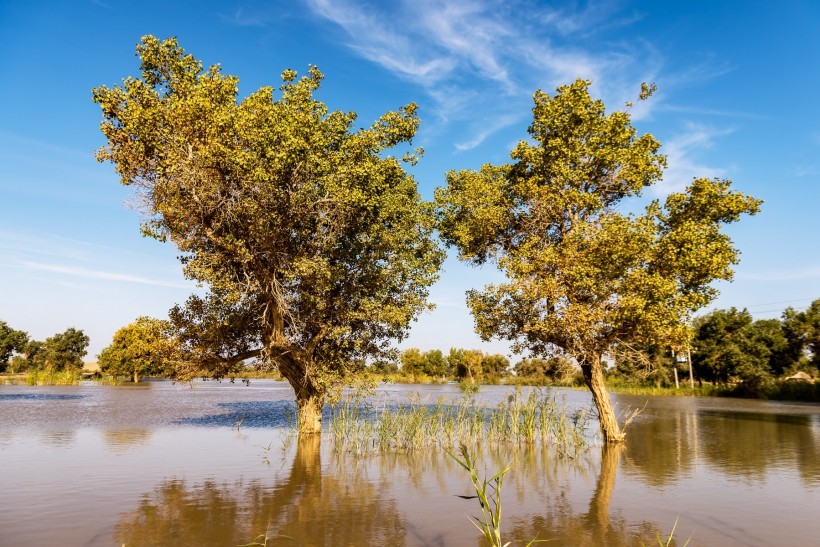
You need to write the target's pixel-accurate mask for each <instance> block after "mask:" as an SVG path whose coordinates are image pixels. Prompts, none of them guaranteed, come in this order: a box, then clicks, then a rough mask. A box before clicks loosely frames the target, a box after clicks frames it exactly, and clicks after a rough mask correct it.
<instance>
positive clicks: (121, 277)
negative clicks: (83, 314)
mask: <svg viewBox="0 0 820 547" xmlns="http://www.w3.org/2000/svg"><path fill="white" fill-rule="evenodd" d="M20 265H21V266H22V267H23V268H26V269H28V270H32V271H40V272H51V273H57V274H61V275H69V276H73V277H79V278H82V279H97V280H101V281H114V282H122V283H137V284H140V285H153V286H158V287H175V288H189V287H190V286H191V285H190V284H188V283H180V282H177V281H165V280H161V279H151V278H148V277H142V276H138V275H131V274H124V273H119V272H110V271H106V270H96V269H90V268H83V267H79V266H69V265H65V264H48V263H43V262H32V261H22V262H20Z"/></svg>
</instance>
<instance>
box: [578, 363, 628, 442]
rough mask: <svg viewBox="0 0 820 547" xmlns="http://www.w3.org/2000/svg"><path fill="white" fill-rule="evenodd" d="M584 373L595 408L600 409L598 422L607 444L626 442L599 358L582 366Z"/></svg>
mask: <svg viewBox="0 0 820 547" xmlns="http://www.w3.org/2000/svg"><path fill="white" fill-rule="evenodd" d="M581 371H582V372H583V373H584V382H585V383H586V385H587V387H588V388H589V390H590V391H591V392H592V400H593V401H595V408H597V409H598V420H599V422H600V424H601V434H602V435H603V437H604V442H606V443H607V444H612V443H622V442H624V434H623V432H622V431H621V428H620V427H619V426H618V420H617V418H616V417H615V411H614V410H613V409H612V403H611V402H610V400H609V393H607V391H606V384H604V372H603V369H602V368H601V359H600V357H598V356H594V357H592V358H590V359H589V360H588V361H587V362H586V363H584V364H582V365H581Z"/></svg>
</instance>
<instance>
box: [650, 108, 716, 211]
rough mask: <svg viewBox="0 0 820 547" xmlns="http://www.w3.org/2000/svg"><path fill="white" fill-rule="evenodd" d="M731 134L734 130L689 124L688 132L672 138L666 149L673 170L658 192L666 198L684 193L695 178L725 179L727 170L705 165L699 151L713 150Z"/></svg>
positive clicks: (668, 173)
mask: <svg viewBox="0 0 820 547" xmlns="http://www.w3.org/2000/svg"><path fill="white" fill-rule="evenodd" d="M731 132H732V130H731V129H725V128H723V129H716V128H712V127H707V126H703V125H698V124H693V123H689V124H686V126H685V128H684V131H683V132H682V133H680V134H678V135H677V136H675V137H673V138H671V139H669V140H668V141H667V142H666V143H665V145H664V147H663V149H662V152H663V153H665V154H666V156H667V162H668V165H669V167H668V168H667V170H666V172H665V173H664V177H663V181H662V182H661V183H660V184H658V185H657V186H656V187H655V192H656V193H657V194H661V195H662V194H667V193H669V192H677V191H680V190H683V189H684V188H685V187H686V186H687V185H689V183H690V182H692V180H693V179H695V178H714V177H725V176H726V174H727V170H726V169H725V168H722V167H715V166H710V165H706V164H705V163H703V162H701V161H700V160H699V152H700V151H702V150H704V149H708V148H711V147H712V145H713V144H714V141H715V139H717V138H718V137H722V136H725V135H728V134H730V133H731Z"/></svg>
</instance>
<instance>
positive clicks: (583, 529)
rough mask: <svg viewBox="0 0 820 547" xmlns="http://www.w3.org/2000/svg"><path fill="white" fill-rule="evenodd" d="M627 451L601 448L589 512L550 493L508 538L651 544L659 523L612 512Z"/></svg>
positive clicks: (585, 543) (620, 447)
mask: <svg viewBox="0 0 820 547" xmlns="http://www.w3.org/2000/svg"><path fill="white" fill-rule="evenodd" d="M624 450H625V447H624V445H612V446H603V447H602V448H601V463H600V471H599V473H598V477H597V480H596V482H595V490H594V492H593V494H592V497H591V499H590V500H589V504H588V506H587V510H586V512H583V513H582V512H578V511H577V510H574V509H573V507H572V503H571V502H570V500H569V499H568V498H567V497H565V496H564V495H562V494H561V493H560V492H558V493H557V494H558V495H547V496H545V501H544V503H545V507H544V509H543V512H541V513H539V514H536V515H532V516H530V517H517V518H513V525H512V527H511V528H510V534H509V538H508V539H512V540H513V541H514V542H517V543H520V544H526V542H528V541H529V540H530V539H533V538H538V539H540V540H547V541H548V542H549V544H551V545H573V546H578V547H582V546H599V545H607V546H627V545H629V546H631V545H636V546H637V545H646V544H650V545H651V544H652V543H653V542H654V541H656V540H655V538H656V536H657V535H658V534H659V533H660V531H659V529H658V528H657V526H655V525H654V524H652V523H649V522H634V521H627V520H626V519H625V518H623V517H621V516H620V515H617V514H616V515H612V514H610V508H609V504H610V500H611V499H612V493H613V491H614V490H615V477H616V475H617V472H618V462H619V460H620V458H621V455H622V453H623V451H624ZM553 494H555V493H553ZM661 535H662V533H661ZM684 542H685V541H684ZM684 542H681V544H682V543H684ZM671 545H675V543H674V542H672V543H671Z"/></svg>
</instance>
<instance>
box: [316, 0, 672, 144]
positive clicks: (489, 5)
mask: <svg viewBox="0 0 820 547" xmlns="http://www.w3.org/2000/svg"><path fill="white" fill-rule="evenodd" d="M304 1H305V3H306V5H307V6H308V7H309V8H310V10H311V11H312V12H313V13H314V14H315V15H316V16H318V17H320V18H322V19H324V20H326V21H328V22H331V23H332V24H334V25H336V26H337V27H339V28H340V29H341V30H342V31H343V32H344V34H345V40H346V42H347V46H348V47H349V48H350V49H351V50H353V51H354V52H356V53H357V54H358V55H360V56H362V57H363V58H365V59H368V60H370V61H373V62H374V63H377V64H378V65H380V66H381V67H383V68H384V69H385V70H388V71H390V72H391V73H393V74H395V75H396V76H397V77H399V78H402V79H405V80H409V81H412V82H414V83H415V84H417V85H418V86H419V87H420V88H421V89H422V90H423V91H424V92H425V94H426V95H427V96H428V97H429V98H430V99H431V100H432V103H433V104H432V108H433V111H434V113H435V114H436V116H437V119H438V122H439V123H450V122H453V121H465V120H469V121H470V122H471V123H469V124H468V125H467V127H469V129H468V130H467V131H465V132H464V136H463V137H462V138H460V139H457V140H456V144H455V145H454V146H455V148H456V150H467V149H470V148H474V147H477V146H478V145H480V144H481V143H482V142H483V141H485V140H486V139H487V138H488V137H489V136H490V135H491V134H492V132H493V131H492V130H495V131H498V130H501V129H503V128H504V127H507V126H509V125H510V123H511V122H509V119H510V117H511V114H510V113H511V112H517V113H519V115H526V114H527V113H528V112H529V109H530V107H531V103H530V101H531V99H530V97H531V94H532V93H533V92H534V91H535V90H536V89H544V90H545V91H548V92H550V91H552V90H553V89H555V87H557V86H558V85H561V84H565V83H568V82H572V81H574V80H575V79H576V78H579V77H581V78H586V79H590V80H593V82H594V83H595V84H594V86H595V87H594V89H595V90H596V93H598V94H599V95H600V96H602V98H604V100H605V101H606V102H607V104H612V105H614V107H615V108H618V107H622V106H623V104H624V103H625V102H626V101H632V100H634V99H635V98H636V96H637V94H638V92H639V90H640V84H641V82H642V81H654V79H655V76H656V75H657V74H658V73H659V71H660V69H661V67H662V66H663V58H662V56H661V55H660V54H659V53H658V52H657V51H656V50H654V49H653V48H652V47H651V45H650V44H648V43H646V42H645V41H642V40H640V39H634V40H630V41H628V42H620V43H609V42H607V41H605V40H598V39H597V38H595V39H591V38H589V37H592V36H595V35H596V33H597V32H599V31H601V30H602V29H606V28H611V27H612V26H624V25H629V24H632V23H633V22H634V21H636V20H638V19H640V17H641V15H640V14H638V13H626V14H622V15H621V14H617V10H618V8H617V6H615V5H613V4H611V3H609V2H590V3H586V4H585V5H584V7H582V8H581V9H580V10H579V9H574V8H573V9H567V8H563V9H560V10H557V9H554V8H551V7H549V6H541V5H537V4H532V3H528V4H526V5H522V4H520V3H516V2H513V3H510V2H504V1H501V0H484V1H480V0H414V1H413V2H410V0H404V1H403V2H400V3H396V2H390V3H362V2H353V1H351V0H304ZM582 35H583V36H585V37H587V38H588V39H585V40H580V39H575V38H578V37H579V36H582ZM476 89H482V90H485V91H482V92H481V93H476V92H475V90H476ZM651 104H652V102H650V103H649V104H641V105H636V107H635V108H634V109H633V116H634V117H635V118H636V119H640V118H641V117H645V116H648V114H649V109H650V108H651ZM498 120H500V121H498ZM474 122H478V123H474ZM476 127H480V129H478V130H476V129H475V128H476Z"/></svg>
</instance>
